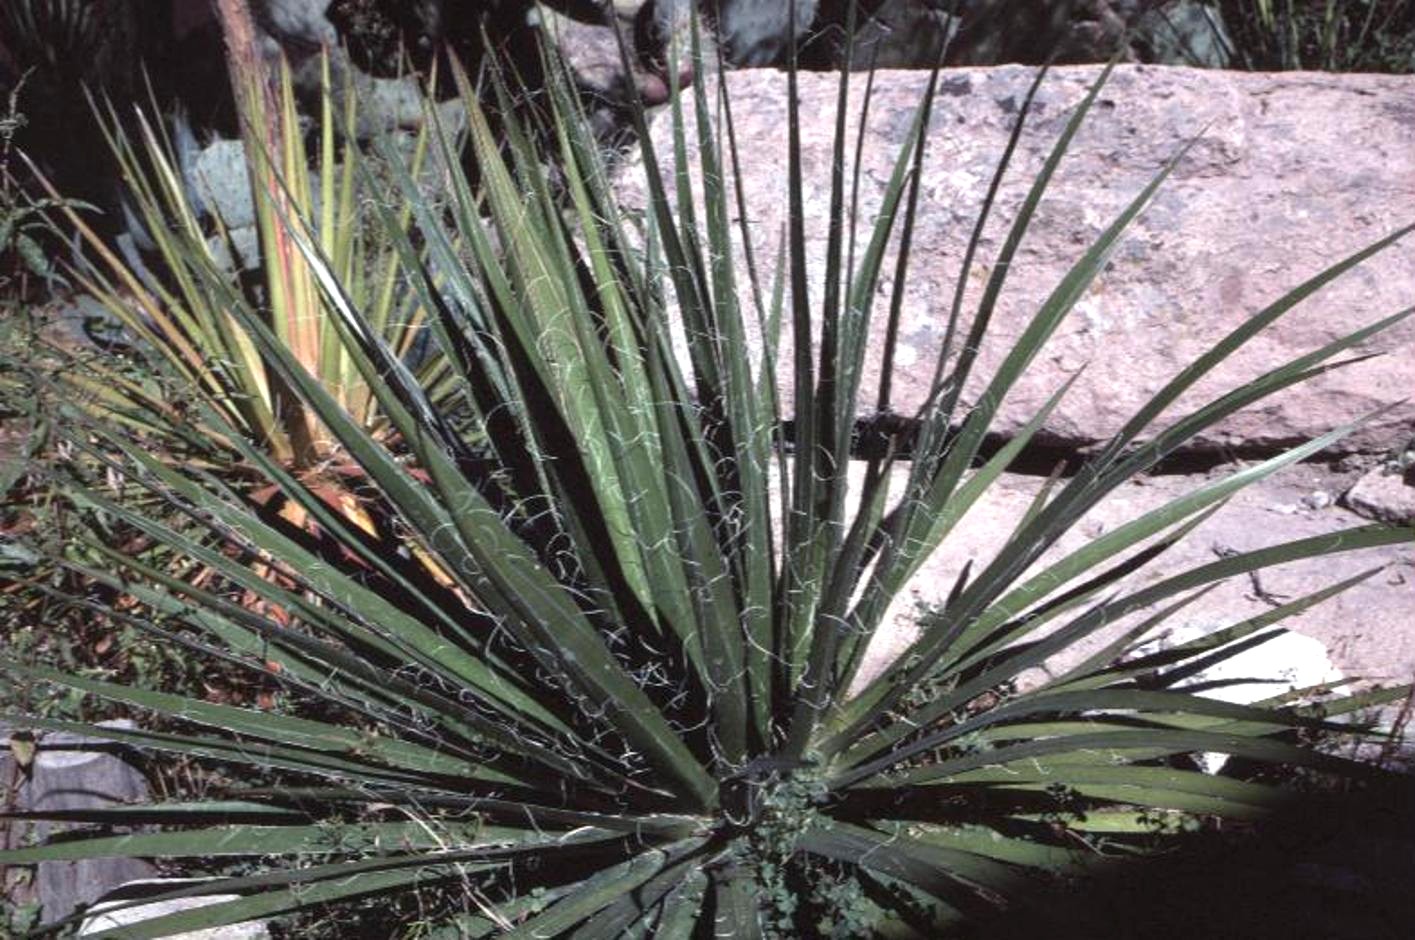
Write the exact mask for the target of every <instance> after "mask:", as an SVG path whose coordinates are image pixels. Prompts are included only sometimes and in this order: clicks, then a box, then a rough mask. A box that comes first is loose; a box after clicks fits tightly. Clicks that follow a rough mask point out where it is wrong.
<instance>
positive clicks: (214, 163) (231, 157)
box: [188, 139, 256, 229]
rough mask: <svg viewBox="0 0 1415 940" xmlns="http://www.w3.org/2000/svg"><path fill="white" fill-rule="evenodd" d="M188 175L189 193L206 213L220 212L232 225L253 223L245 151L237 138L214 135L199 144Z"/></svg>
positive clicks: (252, 201)
mask: <svg viewBox="0 0 1415 940" xmlns="http://www.w3.org/2000/svg"><path fill="white" fill-rule="evenodd" d="M189 176H190V179H189V181H188V182H189V185H190V186H191V191H192V194H193V195H194V196H195V197H196V198H197V199H198V200H199V201H200V205H201V208H202V209H203V210H204V211H205V212H206V213H208V214H213V215H217V216H220V217H221V219H222V221H223V222H225V224H226V226H227V227H228V228H232V229H239V228H247V227H250V226H253V225H255V224H256V218H255V198H254V196H253V195H252V194H251V180H250V174H249V172H248V171H247V168H246V151H245V147H244V146H243V145H242V144H241V142H240V141H239V140H225V139H217V140H213V141H212V142H211V143H209V144H207V145H206V146H205V147H202V148H201V149H200V150H198V151H197V153H196V158H195V160H194V161H193V162H192V165H191V169H190V171H189Z"/></svg>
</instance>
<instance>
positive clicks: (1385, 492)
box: [1345, 467, 1415, 525]
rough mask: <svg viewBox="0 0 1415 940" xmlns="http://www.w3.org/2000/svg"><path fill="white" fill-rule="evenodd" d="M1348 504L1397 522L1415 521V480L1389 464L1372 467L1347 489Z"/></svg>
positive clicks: (1360, 512)
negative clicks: (1373, 468)
mask: <svg viewBox="0 0 1415 940" xmlns="http://www.w3.org/2000/svg"><path fill="white" fill-rule="evenodd" d="M1345 502H1346V505H1347V506H1348V507H1349V508H1350V509H1351V511H1352V512H1354V513H1356V514H1357V515H1361V516H1365V517H1366V518H1367V519H1374V520H1376V521H1377V522H1389V523H1392V524H1394V525H1412V524H1415V484H1412V483H1411V482H1410V481H1409V480H1407V479H1405V477H1404V475H1403V474H1400V473H1395V472H1391V471H1390V470H1389V469H1387V468H1384V467H1382V468H1380V469H1376V470H1372V471H1371V472H1370V473H1368V474H1366V475H1365V476H1363V477H1362V478H1361V479H1360V480H1358V481H1356V485H1355V486H1353V487H1352V488H1351V489H1350V490H1348V491H1347V492H1346V497H1345Z"/></svg>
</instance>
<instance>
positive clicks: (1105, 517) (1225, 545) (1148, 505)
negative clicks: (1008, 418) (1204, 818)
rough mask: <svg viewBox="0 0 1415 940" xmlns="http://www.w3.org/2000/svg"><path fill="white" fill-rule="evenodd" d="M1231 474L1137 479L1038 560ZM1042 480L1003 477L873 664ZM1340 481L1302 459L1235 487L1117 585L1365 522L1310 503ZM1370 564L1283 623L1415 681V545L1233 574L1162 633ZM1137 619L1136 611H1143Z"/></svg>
mask: <svg viewBox="0 0 1415 940" xmlns="http://www.w3.org/2000/svg"><path fill="white" fill-rule="evenodd" d="M1234 469H1235V468H1233V467H1224V468H1218V469H1216V470H1215V471H1213V472H1212V474H1210V475H1204V476H1193V475H1173V476H1152V477H1141V478H1137V479H1136V480H1134V481H1132V482H1131V483H1129V484H1127V485H1125V486H1122V487H1120V488H1119V489H1118V490H1117V491H1116V492H1115V493H1114V494H1113V495H1112V496H1111V497H1110V498H1108V499H1106V500H1104V501H1103V502H1102V503H1101V504H1100V505H1099V506H1097V507H1096V508H1095V509H1094V510H1093V511H1092V512H1090V513H1089V514H1088V515H1086V516H1085V517H1084V518H1083V519H1082V520H1081V521H1080V522H1079V523H1078V525H1077V526H1076V527H1075V528H1073V530H1072V531H1071V532H1069V533H1067V534H1066V535H1065V536H1063V537H1062V539H1061V540H1060V541H1059V543H1058V544H1057V546H1055V547H1054V548H1053V549H1052V550H1051V551H1049V552H1048V553H1047V554H1046V555H1045V556H1043V558H1042V559H1041V560H1040V561H1039V562H1038V569H1036V570H1039V569H1040V567H1041V566H1045V565H1047V564H1050V563H1051V562H1052V561H1055V560H1057V559H1058V558H1060V557H1061V556H1062V554H1064V553H1069V552H1071V551H1074V550H1076V549H1078V548H1080V547H1081V546H1083V545H1085V544H1086V543H1087V542H1089V541H1091V540H1092V539H1095V538H1097V537H1099V536H1100V535H1102V534H1104V533H1105V532H1108V531H1110V530H1112V529H1114V528H1116V527H1117V526H1120V525H1123V524H1125V523H1127V522H1129V521H1131V520H1132V519H1135V518H1136V517H1138V516H1140V515H1141V514H1142V513H1145V512H1148V511H1149V510H1151V509H1154V508H1157V507H1158V506H1161V505H1163V504H1165V503H1166V502H1168V501H1170V500H1172V499H1174V498H1175V497H1177V496H1179V495H1180V494H1183V493H1187V492H1190V491H1192V490H1194V489H1195V488H1197V487H1198V486H1200V485H1202V484H1203V483H1204V482H1206V481H1207V480H1208V479H1210V478H1213V477H1217V476H1219V475H1226V474H1227V473H1230V472H1232V471H1233V470H1234ZM1041 485H1042V480H1041V479H1039V478H1037V477H1031V476H1021V475H1012V474H1008V475H1005V476H1004V477H1003V478H1002V480H1001V481H1000V482H999V483H998V484H997V485H995V486H994V487H993V488H992V489H991V490H990V491H989V492H988V493H987V494H986V495H985V496H984V497H983V498H982V499H981V500H980V501H979V502H978V504H977V505H975V506H974V507H973V509H972V511H971V512H970V513H969V514H968V515H967V516H965V517H964V518H963V520H962V522H961V523H960V524H959V525H958V527H957V528H956V529H955V530H954V531H953V533H952V534H951V535H950V536H949V538H948V539H947V540H945V542H944V544H943V546H942V547H941V548H940V550H939V551H938V552H937V553H936V554H935V555H934V556H933V557H932V558H931V559H929V561H928V562H926V563H925V564H924V566H923V568H921V569H920V571H919V573H918V574H917V575H916V576H915V578H914V579H913V581H912V582H911V584H910V585H909V586H908V587H907V588H906V590H905V591H904V592H902V594H901V596H900V597H899V598H898V600H897V601H896V603H895V605H894V608H893V609H892V611H891V612H890V614H889V616H888V618H887V624H888V627H887V629H883V630H881V631H879V633H878V634H877V636H876V638H875V643H874V645H873V646H872V647H871V650H870V656H869V663H870V665H871V668H872V669H874V670H878V669H882V668H883V667H884V666H885V665H886V664H888V663H889V662H892V661H893V660H894V659H895V658H896V657H897V656H898V655H900V654H901V653H902V652H903V651H904V650H905V649H906V648H907V646H908V644H909V643H910V642H911V641H912V639H913V638H914V636H916V635H917V627H916V618H917V611H918V610H919V605H925V606H928V605H937V604H940V603H942V602H943V601H944V600H945V599H946V597H947V594H948V591H949V589H950V587H951V586H952V585H953V583H954V581H955V580H956V578H957V576H958V573H959V571H960V570H961V569H962V567H963V565H964V564H966V563H967V562H968V561H969V560H972V562H973V571H974V572H977V571H979V570H980V569H981V568H982V567H984V566H986V564H987V563H988V562H989V561H990V560H991V559H992V557H993V555H994V553H996V551H997V550H998V549H999V548H1000V547H1001V546H1002V544H1003V542H1004V541H1005V540H1006V538H1007V537H1008V535H1009V534H1010V533H1011V531H1012V528H1013V526H1014V525H1015V524H1016V521H1017V519H1018V518H1019V517H1020V516H1021V514H1022V513H1023V512H1025V510H1026V508H1027V507H1028V506H1029V505H1030V503H1031V501H1032V498H1033V497H1034V496H1035V494H1036V493H1037V491H1038V489H1039V488H1040V486H1041ZM1340 488H1341V482H1340V481H1339V480H1337V479H1334V478H1333V477H1332V475H1331V474H1330V472H1329V471H1328V470H1326V469H1324V468H1323V467H1320V466H1318V465H1311V464H1303V465H1298V466H1297V467H1294V468H1291V469H1289V470H1287V471H1285V472H1283V473H1281V474H1279V475H1277V476H1276V477H1273V478H1269V479H1268V480H1265V481H1263V482H1260V483H1258V484H1255V485H1253V486H1251V487H1248V488H1247V489H1244V490H1242V491H1240V492H1239V493H1238V494H1237V495H1236V496H1235V497H1234V498H1233V499H1232V500H1231V502H1230V503H1229V504H1228V505H1227V506H1225V507H1224V508H1223V509H1222V510H1220V511H1219V512H1218V513H1217V514H1215V515H1214V516H1213V517H1212V518H1210V519H1208V520H1207V521H1205V522H1204V523H1203V524H1202V525H1201V526H1199V527H1198V528H1197V529H1195V530H1194V532H1192V533H1191V534H1190V535H1189V537H1188V538H1187V539H1185V540H1184V541H1182V542H1181V543H1179V544H1178V545H1176V546H1174V547H1173V548H1171V549H1170V550H1169V551H1168V552H1166V553H1165V554H1163V555H1162V556H1161V557H1160V558H1159V559H1157V560H1156V561H1155V562H1154V563H1152V564H1151V565H1150V566H1147V567H1146V568H1145V569H1143V570H1141V571H1139V572H1137V573H1135V574H1133V575H1131V576H1130V578H1129V579H1127V580H1126V581H1125V582H1122V584H1123V585H1125V586H1128V587H1129V588H1130V589H1131V590H1134V589H1137V588H1140V587H1143V586H1145V585H1147V584H1150V583H1153V582H1155V581H1157V580H1160V579H1162V578H1164V577H1168V576H1169V575H1172V574H1176V573H1178V572H1181V571H1186V570H1189V569H1190V568H1193V567H1197V566H1199V565H1203V564H1208V563H1210V562H1213V561H1215V560H1217V559H1218V558H1219V557H1220V555H1221V553H1224V552H1227V551H1230V550H1234V551H1249V550H1253V549H1257V548H1262V547H1265V546H1269V545H1274V544H1277V543H1279V542H1284V541H1289V540H1292V539H1299V538H1307V537H1310V536H1317V535H1321V534H1325V533H1329V532H1334V531H1337V530H1339V529H1343V528H1348V527H1350V526H1355V525H1363V524H1365V520H1363V519H1361V518H1360V517H1358V516H1356V515H1355V514H1354V513H1352V512H1350V511H1349V510H1347V509H1344V508H1342V507H1340V506H1337V505H1334V504H1330V503H1328V504H1326V505H1325V506H1323V507H1322V508H1320V509H1313V508H1310V506H1309V505H1308V504H1306V503H1304V502H1303V499H1304V497H1307V496H1309V495H1310V494H1311V493H1313V492H1317V491H1327V492H1330V491H1334V490H1335V491H1339V490H1340ZM1373 569H1379V570H1376V573H1375V574H1373V575H1372V576H1371V577H1369V578H1367V579H1366V580H1365V581H1363V582H1361V583H1359V584H1357V585H1355V586H1354V587H1351V588H1350V589H1348V590H1346V591H1345V592H1343V593H1341V594H1338V595H1337V596H1335V597H1333V598H1331V599H1329V600H1327V601H1325V602H1323V603H1321V604H1318V605H1316V606H1314V607H1312V608H1310V609H1308V610H1306V611H1303V612H1302V613H1301V614H1300V615H1298V616H1295V617H1292V618H1289V619H1288V620H1286V621H1284V622H1283V624H1282V626H1284V627H1287V628H1289V629H1290V630H1292V631H1293V632H1295V633H1297V634H1300V635H1301V636H1304V637H1310V638H1312V639H1315V640H1317V641H1320V643H1321V644H1322V645H1323V646H1324V647H1325V648H1326V650H1327V655H1328V656H1329V658H1330V660H1331V662H1332V664H1333V665H1334V666H1335V668H1336V669H1338V670H1340V672H1342V673H1343V674H1345V675H1347V676H1349V677H1353V678H1356V679H1360V680H1369V681H1375V682H1381V683H1383V684H1387V685H1398V684H1400V683H1405V682H1412V681H1415V545H1412V544H1410V543H1406V544H1403V545H1398V546H1394V547H1388V548H1382V549H1371V550H1365V551H1359V552H1349V553H1343V554H1338V555H1334V556H1328V557H1325V558H1321V559H1317V560H1312V561H1304V562H1298V563H1294V564H1290V565H1284V566H1281V567H1275V568H1270V569H1266V570H1264V571H1262V572H1260V573H1259V574H1258V577H1257V579H1256V581H1255V580H1254V579H1253V578H1251V577H1247V576H1244V577H1238V578H1234V579H1232V580H1230V581H1226V582H1224V583H1223V584H1222V585H1221V586H1219V587H1218V588H1217V589H1215V590H1213V591H1211V592H1210V593H1208V594H1206V595H1205V596H1203V597H1202V598H1200V599H1198V600H1197V601H1195V602H1194V603H1192V604H1190V605H1189V606H1187V607H1185V608H1184V609H1183V610H1182V611H1180V612H1179V613H1177V614H1176V615H1175V616H1174V617H1173V618H1171V620H1170V621H1169V622H1168V623H1167V628H1168V629H1171V630H1179V631H1200V632H1209V631H1211V630H1214V629H1218V628H1221V627H1226V626H1229V625H1232V624H1234V623H1237V622H1240V621H1242V620H1244V619H1247V618H1249V617H1253V616H1255V615H1258V614H1262V613H1265V612H1267V611H1269V610H1271V609H1272V604H1273V603H1274V602H1279V603H1280V602H1283V601H1286V600H1290V599H1294V598H1297V597H1300V596H1302V595H1304V594H1310V593H1312V592H1314V591H1317V590H1320V589H1322V588H1323V587H1326V586H1328V585H1331V584H1334V583H1336V582H1338V581H1341V580H1344V579H1347V578H1351V577H1354V576H1356V575H1358V574H1361V573H1363V572H1367V571H1371V570H1373ZM1142 614H1143V612H1137V616H1139V615H1142ZM1135 622H1136V620H1135V619H1133V618H1132V619H1127V620H1125V621H1121V622H1119V623H1116V624H1114V625H1112V626H1109V627H1107V628H1106V629H1105V630H1104V631H1102V632H1100V633H1097V634H1095V635H1093V636H1092V637H1091V638H1089V639H1087V640H1085V641H1083V642H1081V643H1078V644H1076V645H1075V646H1074V647H1073V648H1071V649H1068V650H1067V651H1066V652H1065V653H1063V654H1061V655H1059V656H1058V657H1057V658H1056V659H1054V660H1052V661H1051V662H1050V663H1049V664H1048V666H1047V669H1046V672H1047V674H1051V675H1060V674H1061V673H1062V672H1064V671H1065V670H1066V669H1068V668H1070V667H1072V666H1074V665H1075V664H1077V663H1079V662H1081V661H1083V660H1084V659H1085V658H1086V657H1087V656H1090V655H1092V654H1093V653H1095V652H1097V651H1099V650H1100V649H1102V648H1104V646H1105V645H1106V643H1107V642H1109V640H1110V639H1112V638H1114V636H1116V635H1118V634H1119V632H1121V631H1122V630H1123V629H1124V628H1125V626H1126V625H1133V624H1134V623H1135ZM1245 665H1247V666H1249V667H1251V668H1252V670H1253V671H1254V673H1255V674H1257V675H1260V676H1263V677H1266V678H1277V677H1280V676H1281V674H1282V672H1283V671H1284V670H1285V669H1290V668H1293V666H1294V664H1293V662H1292V661H1291V658H1290V657H1288V656H1286V655H1284V651H1283V649H1282V647H1281V646H1276V647H1274V646H1267V647H1266V648H1265V647H1263V646H1260V647H1258V648H1256V649H1255V650H1254V651H1253V653H1252V655H1251V658H1250V659H1249V660H1248V661H1247V663H1246V664H1245ZM1038 678H1042V677H1041V676H1038Z"/></svg>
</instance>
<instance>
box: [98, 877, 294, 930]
mask: <svg viewBox="0 0 1415 940" xmlns="http://www.w3.org/2000/svg"><path fill="white" fill-rule="evenodd" d="M200 883H201V879H148V880H144V881H133V882H130V883H128V884H125V885H123V886H122V887H121V888H120V889H119V890H118V891H115V892H113V893H112V894H111V895H110V896H109V898H106V899H104V900H103V901H100V902H99V903H97V904H95V905H93V907H92V908H91V909H90V911H89V916H88V917H87V918H85V919H84V921H83V924H82V925H80V927H79V932H78V935H79V936H80V937H89V936H98V935H101V934H106V933H107V932H109V931H114V930H121V929H122V928H124V927H130V926H133V925H135V924H141V923H142V922H143V921H147V920H153V919H154V918H157V917H163V916H165V915H167V914H178V913H181V912H182V911H190V910H195V909H198V908H203V907H209V906H210V905H212V904H221V903H223V902H225V901H236V900H239V899H240V895H238V894H207V895H201V896H198V897H190V898H178V899H176V900H172V901H153V902H150V903H148V904H138V905H134V906H132V907H120V906H119V905H122V904H124V903H127V902H129V901H130V900H133V899H136V898H141V897H145V896H150V895H158V894H162V893H164V892H167V891H174V890H177V889H179V888H183V887H187V886H190V885H195V884H200ZM166 936H167V937H168V938H169V940H268V938H269V937H270V930H269V929H268V928H267V927H266V924H265V922H264V921H259V920H257V921H249V922H247V923H243V924H228V925H226V926H224V927H209V928H206V929H204V930H188V931H183V932H182V933H175V934H167V935H166Z"/></svg>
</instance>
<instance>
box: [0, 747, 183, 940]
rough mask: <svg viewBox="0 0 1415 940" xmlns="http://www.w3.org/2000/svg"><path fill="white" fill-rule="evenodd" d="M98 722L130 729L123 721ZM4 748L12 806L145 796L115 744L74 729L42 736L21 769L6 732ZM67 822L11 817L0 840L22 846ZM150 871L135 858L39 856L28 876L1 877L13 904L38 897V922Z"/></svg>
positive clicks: (77, 804)
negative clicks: (52, 858)
mask: <svg viewBox="0 0 1415 940" xmlns="http://www.w3.org/2000/svg"><path fill="white" fill-rule="evenodd" d="M103 724H108V725H112V726H114V727H124V728H131V727H133V723H132V722H131V721H126V720H116V721H113V722H103ZM3 746H4V754H3V757H0V771H3V774H4V780H5V781H6V785H7V786H8V785H10V781H11V780H12V779H14V780H23V783H22V784H20V785H18V786H17V789H16V792H15V796H14V804H13V805H14V807H15V808H16V809H18V810H59V809H93V808H101V807H109V806H113V805H116V804H121V803H128V802H139V801H143V800H146V799H147V798H148V795H149V794H148V787H147V781H146V779H145V778H144V777H143V775H142V774H141V773H140V772H139V771H138V770H137V769H136V768H134V767H133V765H132V764H130V763H128V762H127V761H126V760H124V759H123V757H122V753H121V750H120V749H118V748H116V747H115V746H114V745H113V744H112V742H105V741H103V740H102V739H95V738H85V737H80V736H78V735H73V734H62V733H61V734H46V735H43V736H42V737H40V739H39V744H38V748H37V752H36V755H35V757H34V761H33V763H32V764H31V766H30V768H29V770H28V773H27V774H24V775H21V774H19V773H18V770H17V768H15V767H14V766H13V757H12V756H11V754H10V753H9V751H10V749H9V746H8V737H7V738H6V740H5V742H4V745H3ZM70 828H73V827H72V826H70V825H67V824H65V823H57V822H50V821H48V820H40V821H37V822H33V823H26V822H18V823H11V824H8V825H3V826H0V844H3V845H4V846H6V847H10V846H19V845H23V844H26V842H27V841H28V840H29V839H35V840H38V841H43V840H44V839H47V838H50V837H51V836H54V835H56V834H58V833H61V832H64V831H65V830H67V829H70ZM154 872H155V869H154V868H153V866H152V865H151V864H150V863H148V862H147V861H145V860H143V859H135V858H94V859H83V860H80V861H72V862H43V863H41V864H39V865H37V866H35V870H34V876H33V878H32V879H31V880H28V881H24V880H21V881H19V882H17V883H15V884H11V883H9V879H7V880H6V883H5V885H4V886H3V887H4V889H5V890H4V896H3V900H4V901H5V902H7V903H12V904H15V905H17V906H18V905H22V904H25V903H29V902H37V903H38V904H39V905H40V907H41V910H42V919H43V922H44V923H53V922H55V921H58V920H60V919H62V918H64V917H67V916H68V915H69V914H71V913H73V911H74V910H75V909H76V908H77V907H79V906H81V905H85V904H90V903H92V902H93V901H95V900H97V899H98V898H100V897H102V896H103V895H104V894H105V893H106V892H108V891H110V890H112V889H113V888H115V887H117V886H118V885H120V884H123V883H124V882H127V881H132V880H133V879H137V878H147V877H151V876H152V874H153V873H154Z"/></svg>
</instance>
